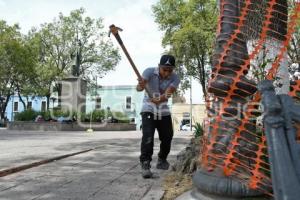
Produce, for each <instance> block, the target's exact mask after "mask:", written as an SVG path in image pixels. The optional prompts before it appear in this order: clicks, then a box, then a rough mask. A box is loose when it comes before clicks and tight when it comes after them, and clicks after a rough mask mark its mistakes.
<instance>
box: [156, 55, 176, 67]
mask: <svg viewBox="0 0 300 200" xmlns="http://www.w3.org/2000/svg"><path fill="white" fill-rule="evenodd" d="M159 65H162V66H169V67H175V58H174V56H171V55H163V56H162V57H161V58H160V62H159Z"/></svg>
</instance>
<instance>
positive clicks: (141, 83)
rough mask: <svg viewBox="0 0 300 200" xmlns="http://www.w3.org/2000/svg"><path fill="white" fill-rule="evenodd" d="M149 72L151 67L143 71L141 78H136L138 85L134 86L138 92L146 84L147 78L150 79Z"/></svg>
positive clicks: (150, 72)
mask: <svg viewBox="0 0 300 200" xmlns="http://www.w3.org/2000/svg"><path fill="white" fill-rule="evenodd" d="M151 74H152V71H151V68H147V69H145V71H144V72H143V75H142V78H141V79H138V85H137V86H136V90H137V91H138V92H141V91H143V90H144V89H145V87H146V84H147V82H148V80H149V79H150V76H151Z"/></svg>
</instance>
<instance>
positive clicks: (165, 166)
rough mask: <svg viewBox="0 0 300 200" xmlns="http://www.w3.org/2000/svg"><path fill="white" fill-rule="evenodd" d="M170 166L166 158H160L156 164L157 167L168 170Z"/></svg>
mask: <svg viewBox="0 0 300 200" xmlns="http://www.w3.org/2000/svg"><path fill="white" fill-rule="evenodd" d="M169 166H170V164H169V162H168V161H167V160H166V159H161V158H158V160H157V164H156V168H157V169H163V170H168V169H169Z"/></svg>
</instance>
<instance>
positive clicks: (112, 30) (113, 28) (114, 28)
mask: <svg viewBox="0 0 300 200" xmlns="http://www.w3.org/2000/svg"><path fill="white" fill-rule="evenodd" d="M119 31H123V29H121V28H120V27H117V26H115V25H114V24H112V25H110V26H109V33H108V37H110V34H111V33H112V34H114V35H118V32H119Z"/></svg>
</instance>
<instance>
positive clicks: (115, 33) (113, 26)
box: [108, 24, 152, 97]
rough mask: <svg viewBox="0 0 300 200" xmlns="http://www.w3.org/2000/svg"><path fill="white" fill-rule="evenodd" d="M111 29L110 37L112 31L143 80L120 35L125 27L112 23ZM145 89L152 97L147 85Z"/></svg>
mask: <svg viewBox="0 0 300 200" xmlns="http://www.w3.org/2000/svg"><path fill="white" fill-rule="evenodd" d="M109 29H110V30H109V34H108V37H110V34H111V33H112V34H113V35H114V36H115V38H116V39H117V41H118V43H119V45H120V46H121V48H122V50H123V52H124V53H125V55H126V57H127V59H128V61H129V63H130V64H131V66H132V68H133V70H134V72H135V74H136V76H137V77H138V79H139V80H142V79H143V77H142V76H141V74H140V72H139V70H138V69H137V67H136V66H135V64H134V62H133V61H132V59H131V57H130V55H129V53H128V51H127V49H126V47H125V45H124V43H123V41H122V39H121V37H120V35H119V31H123V29H121V28H119V27H117V26H115V25H114V24H112V25H110V26H109ZM145 91H146V92H147V94H148V96H149V97H152V95H151V93H150V91H149V89H148V87H147V86H146V87H145Z"/></svg>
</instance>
